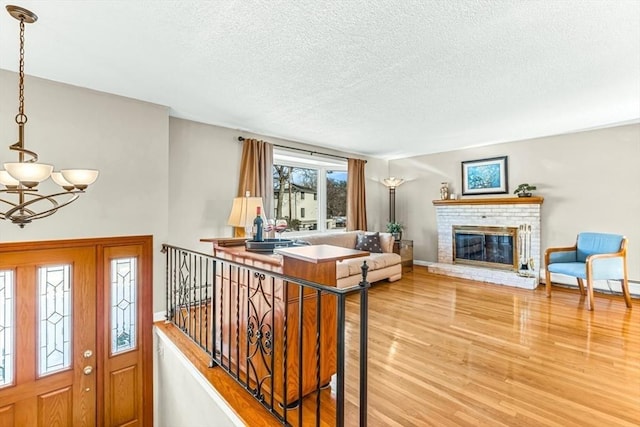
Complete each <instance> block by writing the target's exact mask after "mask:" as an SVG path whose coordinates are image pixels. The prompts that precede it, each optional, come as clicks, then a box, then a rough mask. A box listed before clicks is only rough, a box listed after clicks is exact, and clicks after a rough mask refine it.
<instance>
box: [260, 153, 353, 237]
mask: <svg viewBox="0 0 640 427" xmlns="http://www.w3.org/2000/svg"><path fill="white" fill-rule="evenodd" d="M286 157H287V160H281V159H280V158H278V155H277V154H275V153H274V166H273V190H274V194H273V198H274V202H273V206H274V209H273V213H272V215H270V216H269V218H275V219H285V220H287V222H288V224H289V227H288V230H289V231H308V230H321V231H324V230H327V229H335V228H344V227H345V226H346V214H347V212H346V211H347V171H346V162H342V163H344V164H340V161H337V162H336V161H332V162H327V165H323V164H322V162H319V161H318V160H317V157H316V158H314V159H313V163H316V164H314V165H306V164H305V160H306V162H307V163H311V161H310V160H308V159H305V158H304V157H303V158H301V159H300V162H295V161H292V160H291V157H292V156H291V155H287V156H286ZM287 163H288V164H287ZM309 194H312V195H313V197H307V196H309Z"/></svg>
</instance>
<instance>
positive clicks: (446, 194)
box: [440, 182, 449, 200]
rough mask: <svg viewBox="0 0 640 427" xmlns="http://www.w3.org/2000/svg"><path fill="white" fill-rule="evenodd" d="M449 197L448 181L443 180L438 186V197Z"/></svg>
mask: <svg viewBox="0 0 640 427" xmlns="http://www.w3.org/2000/svg"><path fill="white" fill-rule="evenodd" d="M448 198H449V183H448V182H443V183H442V186H441V187H440V199H441V200H447V199H448Z"/></svg>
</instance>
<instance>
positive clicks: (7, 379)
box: [0, 236, 153, 427]
mask: <svg viewBox="0 0 640 427" xmlns="http://www.w3.org/2000/svg"><path fill="white" fill-rule="evenodd" d="M151 248H152V241H151V237H150V236H142V237H141V238H135V237H134V238H127V237H124V238H109V239H86V240H74V241H59V242H39V243H25V244H23V245H21V244H15V243H13V244H0V427H5V426H7V427H14V426H30V427H31V426H33V427H36V426H46V427H53V426H70V427H76V426H78V427H82V426H89V427H92V426H119V425H127V426H146V425H151V424H152V421H153V420H152V406H151V402H150V401H151V396H152V395H151V387H152V384H151V375H150V371H151V362H150V361H149V359H150V355H151V345H150V337H151V308H150V307H151V277H150V276H151V274H150V271H151V253H150V251H151ZM146 361H149V362H146Z"/></svg>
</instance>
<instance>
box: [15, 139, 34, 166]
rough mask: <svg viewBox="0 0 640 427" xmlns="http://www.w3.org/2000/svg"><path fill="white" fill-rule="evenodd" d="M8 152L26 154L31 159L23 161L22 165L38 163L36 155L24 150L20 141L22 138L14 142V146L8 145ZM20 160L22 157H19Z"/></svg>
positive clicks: (22, 142)
mask: <svg viewBox="0 0 640 427" xmlns="http://www.w3.org/2000/svg"><path fill="white" fill-rule="evenodd" d="M9 150H13V151H18V152H19V153H21V154H22V155H24V154H28V155H30V156H31V157H32V158H31V159H29V160H23V161H24V163H36V162H37V161H38V153H36V152H35V151H31V150H27V149H26V148H24V141H23V140H22V138H20V141H18V142H16V143H15V144H12V145H10V146H9ZM21 158H23V157H22V156H21Z"/></svg>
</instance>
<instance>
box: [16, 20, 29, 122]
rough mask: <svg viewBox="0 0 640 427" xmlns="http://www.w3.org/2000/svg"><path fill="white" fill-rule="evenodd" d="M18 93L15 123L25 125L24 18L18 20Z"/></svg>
mask: <svg viewBox="0 0 640 427" xmlns="http://www.w3.org/2000/svg"><path fill="white" fill-rule="evenodd" d="M19 74H20V79H19V92H18V101H19V102H20V105H19V106H18V115H17V116H16V123H18V124H20V123H23V124H24V123H26V122H27V116H26V115H25V114H24V17H21V18H20V69H19Z"/></svg>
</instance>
